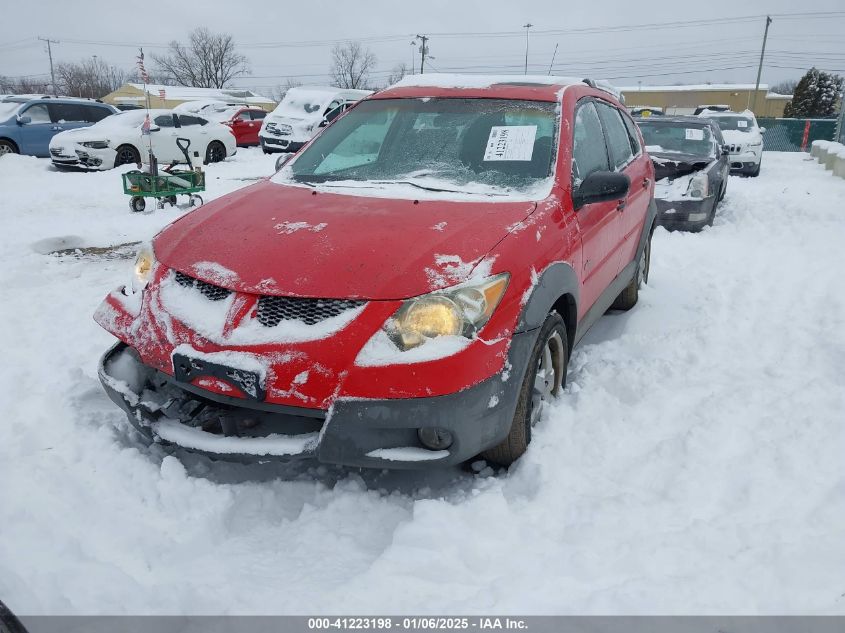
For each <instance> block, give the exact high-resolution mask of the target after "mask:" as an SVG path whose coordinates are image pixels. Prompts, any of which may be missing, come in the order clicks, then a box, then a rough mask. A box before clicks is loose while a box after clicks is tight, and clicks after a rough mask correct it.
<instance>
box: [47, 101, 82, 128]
mask: <svg viewBox="0 0 845 633" xmlns="http://www.w3.org/2000/svg"><path fill="white" fill-rule="evenodd" d="M48 107H49V108H50V114H51V115H52V117H53V121H55V122H56V123H61V122H63V121H67V122H68V123H71V122H73V123H78V122H87V121H86V119H85V111H84V110H83V109H82V106H81V105H78V104H76V103H51V104H50V105H49V106H48Z"/></svg>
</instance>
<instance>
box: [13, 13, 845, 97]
mask: <svg viewBox="0 0 845 633" xmlns="http://www.w3.org/2000/svg"><path fill="white" fill-rule="evenodd" d="M29 7H30V10H28V11H25V12H24V13H23V14H19V13H18V12H17V11H15V10H11V11H6V16H5V18H4V19H3V20H2V21H1V22H0V74H2V75H9V76H19V75H41V76H42V77H48V76H49V62H48V59H47V52H46V46H45V45H44V44H43V43H42V42H39V41H37V40H36V39H35V38H36V37H38V36H41V37H49V38H51V39H54V40H59V43H58V44H54V45H53V56H54V61H56V62H61V61H79V60H80V59H83V58H85V57H89V56H91V55H97V56H99V57H100V58H101V59H104V60H107V61H108V62H109V63H111V64H114V65H116V66H119V67H121V68H123V69H127V70H129V69H131V68H132V67H133V64H134V61H135V55H136V50H135V49H134V48H133V47H134V46H138V45H144V50H145V52H148V53H156V52H158V53H160V52H162V51H163V49H164V47H166V44H167V42H169V41H170V40H172V39H184V38H185V36H186V34H187V33H188V32H189V31H190V30H191V29H192V28H194V27H197V26H206V27H208V28H209V29H211V30H213V31H225V32H228V33H231V34H232V35H233V36H234V38H235V41H236V42H237V44H238V46H239V49H240V51H241V52H242V53H243V54H245V55H247V56H248V58H249V59H250V65H251V75H250V76H246V77H242V78H240V79H238V80H237V81H236V82H234V83H235V85H238V86H245V87H250V88H254V89H257V90H258V91H259V92H261V91H263V92H268V93H269V92H270V90H271V88H272V87H273V86H276V85H278V84H280V83H284V81H285V79H286V78H288V77H290V78H294V79H296V80H297V81H300V82H302V83H305V84H322V83H327V82H328V81H329V77H328V71H329V66H330V51H331V47H332V42H333V41H337V40H355V39H361V40H363V43H364V44H365V45H366V46H368V47H369V48H370V49H371V50H372V51H373V53H375V55H376V57H377V59H378V63H377V65H376V69H375V72H374V73H373V83H375V84H379V83H384V81H385V79H386V77H387V75H388V74H389V73H390V71H391V69H392V68H394V67H395V66H396V65H397V64H399V63H405V64H406V65H407V66H410V65H411V58H412V53H414V55H415V56H414V62H413V63H414V65H415V67H416V68H417V70H418V69H419V51H418V42H417V46H414V45H412V44H411V42H412V41H413V40H414V39H415V38H414V37H413V36H414V35H416V34H417V33H420V34H428V35H430V37H431V40H430V43H429V48H430V54H431V55H432V56H433V59H432V60H430V62H429V63H428V64H427V68H426V70H432V71H441V72H472V73H490V72H497V73H508V74H510V73H522V72H523V64H524V62H525V34H524V33H525V29H523V28H521V27H522V25H524V24H526V23H531V24H533V25H534V26H533V27H532V29H531V36H530V42H529V56H528V63H529V73H531V72H533V73H541V74H546V73H547V72H548V70H549V65H550V63H551V62H552V56H553V54H554V50H555V45H558V50H557V54H556V56H555V63H554V69H553V72H554V73H555V74H563V75H576V76H582V77H594V78H609V79H611V80H612V81H613V83H615V84H616V85H619V86H625V85H629V86H635V85H637V84H638V82H642V85H663V84H675V83H705V82H711V83H720V82H741V83H754V80H755V78H756V72H757V61H758V58H759V54H760V45H761V43H762V37H763V28H764V18H763V17H753V16H762V15H763V14H766V13H770V14H773V16H774V18H773V19H774V21H773V23H772V25H771V27H770V30H769V41H768V46H767V60H766V65H765V66H764V69H763V77H762V82H763V83H768V84H775V83H777V82H778V81H781V80H783V79H790V78H798V77H800V76H801V75H802V74H803V72H804V71H805V70H806V69H807V68H809V67H810V66H813V65H815V66H817V67H819V68H823V69H827V70H838V71H839V72H840V73H841V74H845V5H843V2H842V0H804V1H803V2H795V1H794V0H745V1H744V2H739V1H737V0H709V1H708V2H689V1H683V2H676V3H673V2H671V1H670V2H663V3H656V2H653V1H646V2H637V1H635V0H625V1H606V0H583V1H581V2H571V1H569V2H567V1H564V0H557V1H551V0H530V1H526V0H522V1H520V2H516V1H508V0H422V1H416V2H407V1H406V2H399V1H396V0H393V1H389V0H376V1H365V0H357V1H355V0H347V1H346V2H341V1H335V2H326V1H322V0H310V1H307V2H284V1H282V2H278V1H277V2H238V1H237V0H202V1H201V2H200V1H195V2H173V1H172V0H171V1H168V2H164V1H161V0H146V1H144V2H139V3H132V4H130V3H127V2H115V1H114V0H85V1H83V2H67V0H41V1H40V2H38V3H36V4H34V5H29ZM199 7H202V8H199ZM33 8H34V9H35V11H34V12H33V11H32V10H31V9H33ZM813 12H839V15H836V16H830V15H828V16H823V17H818V16H817V17H813V16H811V15H803V16H793V17H787V16H781V17H778V16H777V15H776V14H797V13H801V14H810V13H813ZM15 15H21V16H22V19H20V20H16V19H14V16H15ZM749 16H751V17H749ZM701 20H712V21H719V20H721V21H722V22H717V23H710V24H691V22H695V21H701ZM657 23H662V24H666V23H674V24H670V25H668V26H659V27H649V28H634V29H631V28H630V27H631V26H639V25H654V24H657ZM585 29H586V30H587V31H586V32H584V30H585ZM601 29H604V31H601ZM608 29H616V30H608ZM579 30H580V32H579ZM544 31H546V32H545V33H544ZM548 31H555V32H553V33H549V32H548ZM484 34H487V35H484ZM150 66H153V64H148V70H151V71H153V70H154V68H150Z"/></svg>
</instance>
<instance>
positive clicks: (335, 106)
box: [323, 99, 343, 116]
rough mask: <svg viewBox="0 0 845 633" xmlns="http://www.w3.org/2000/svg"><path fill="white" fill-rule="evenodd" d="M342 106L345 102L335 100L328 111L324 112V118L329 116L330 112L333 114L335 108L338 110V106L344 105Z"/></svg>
mask: <svg viewBox="0 0 845 633" xmlns="http://www.w3.org/2000/svg"><path fill="white" fill-rule="evenodd" d="M342 104H343V102H342V101H340V100H338V99H335V100H334V101H332V102H331V103H330V104H329V107H328V108H326V109H325V110H324V111H323V116H328V114H329V112H331V111H332V110H334V109H335V108H337V107H338V106H340V105H342ZM335 116H337V115H335Z"/></svg>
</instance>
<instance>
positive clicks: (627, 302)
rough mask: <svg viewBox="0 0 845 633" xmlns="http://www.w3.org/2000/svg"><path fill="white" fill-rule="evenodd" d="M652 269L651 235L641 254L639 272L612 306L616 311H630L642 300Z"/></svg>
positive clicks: (638, 263) (638, 264) (638, 265)
mask: <svg viewBox="0 0 845 633" xmlns="http://www.w3.org/2000/svg"><path fill="white" fill-rule="evenodd" d="M650 268H651V233H649V236H648V239H647V240H646V243H645V248H643V252H642V253H640V260H639V262H637V272H636V273H634V278H633V279H631V283H629V284H628V285H627V286H626V287H625V289H624V290H623V291H622V292H620V293H619V296H618V297H616V300H615V301H614V302H613V304H612V305H611V306H610V307H611V308H612V309H614V310H630V309H631V308H633V307H634V306H635V305H637V301H638V300H639V298H640V288H641V287H642V285H643V284H647V283H648V271H649V269H650Z"/></svg>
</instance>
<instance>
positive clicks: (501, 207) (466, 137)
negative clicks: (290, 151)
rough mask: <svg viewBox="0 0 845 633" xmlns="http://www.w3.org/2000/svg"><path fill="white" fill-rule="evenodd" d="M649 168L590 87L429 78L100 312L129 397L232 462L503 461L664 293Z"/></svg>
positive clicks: (612, 106)
mask: <svg viewBox="0 0 845 633" xmlns="http://www.w3.org/2000/svg"><path fill="white" fill-rule="evenodd" d="M653 190H654V172H653V168H652V164H651V161H650V160H649V157H648V155H647V154H646V153H645V152H644V151H643V144H642V139H641V137H640V134H639V132H638V130H637V127H636V125H635V124H634V122H633V120H632V119H631V118H630V116H629V115H628V113H627V112H626V111H625V108H624V107H623V106H622V105H621V104H620V102H619V101H618V100H617V99H616V97H615V96H614V95H613V94H611V92H609V91H607V90H606V89H602V88H600V87H598V86H597V85H596V84H595V83H594V82H592V81H588V80H584V81H580V80H565V79H561V78H554V77H537V78H534V77H518V78H512V79H508V78H480V77H471V76H468V77H463V78H462V77H458V78H456V77H455V76H443V77H438V76H436V75H425V76H416V77H410V78H407V79H405V80H404V81H403V82H400V84H398V85H396V86H394V87H392V88H390V89H388V90H385V91H383V92H380V93H378V94H375V95H373V96H372V97H369V98H367V99H364V100H363V101H361V102H360V103H359V104H358V105H356V106H355V107H353V108H351V109H350V110H349V111H348V112H347V113H345V114H344V115H343V116H342V117H340V118H338V119H337V121H335V122H334V123H333V124H332V125H330V126H328V127H327V128H325V129H324V130H323V131H322V133H321V134H320V135H319V136H317V137H316V138H315V139H314V140H312V141H311V142H310V143H309V144H308V145H306V146H305V147H304V148H303V149H302V150H300V152H299V153H297V154H296V155H295V157H294V158H293V159H292V160H290V161H289V162H288V163H287V164H286V165H284V166H283V167H282V168H281V169H280V170H279V172H278V173H277V174H276V175H275V176H273V177H272V178H270V179H269V180H265V181H262V182H260V183H258V184H256V185H253V186H250V187H247V188H244V189H241V190H240V191H237V192H235V193H232V194H230V195H228V196H225V197H223V198H220V199H218V200H216V201H214V202H212V203H210V204H207V205H205V206H203V207H201V208H200V209H198V210H196V211H193V212H191V213H189V214H187V215H185V216H184V217H182V218H181V219H179V220H177V221H176V222H174V223H173V224H171V225H170V226H168V227H167V228H165V229H164V230H163V231H162V232H161V233H159V234H158V236H157V237H156V238H155V239H154V241H153V243H152V245H151V247H150V248H147V249H144V250H142V252H141V253H140V254H139V256H138V259H137V261H136V264H135V272H134V280H133V283H132V284H131V285H130V287H127V288H119V289H117V290H115V291H114V292H112V293H111V294H109V295H108V296H107V297H106V299H105V301H104V302H103V303H102V304H101V306H100V307H99V309H98V310H97V312H96V315H95V319H96V320H97V322H98V323H99V324H100V325H101V326H103V327H104V328H105V329H106V330H108V331H109V332H111V333H112V334H114V335H115V336H116V337H117V338H118V339H119V342H118V343H117V344H116V345H115V346H114V347H112V348H111V349H110V350H109V351H108V352H106V354H105V355H104V357H103V359H102V360H101V365H100V378H101V380H102V383H103V385H104V386H105V388H106V390H107V392H108V393H109V395H110V397H111V398H112V400H114V402H115V403H117V404H118V405H119V406H120V407H122V408H123V409H124V410H125V411H126V413H127V414H128V415H129V419H130V420H131V421H132V423H133V424H134V425H135V426H136V427H137V428H138V429H139V430H141V431H142V432H143V433H145V434H146V435H148V436H149V437H151V438H155V439H157V440H158V441H161V442H164V443H169V444H174V445H177V446H181V447H183V448H185V449H189V450H193V451H199V452H204V453H206V454H209V455H212V456H215V457H225V458H235V459H239V460H242V459H244V458H245V457H247V458H251V459H262V460H266V459H293V458H298V457H315V458H316V459H317V460H319V461H321V462H326V463H333V464H345V465H351V466H365V467H377V468H420V467H428V466H435V465H438V466H439V465H444V464H455V463H458V462H462V461H464V460H468V459H471V458H474V457H475V456H478V455H482V456H483V457H485V458H486V459H488V460H490V461H493V462H496V463H499V464H505V465H507V464H510V463H511V462H513V461H514V460H515V459H517V458H518V457H519V456H520V455H521V454H522V453H523V452H524V451H525V450H526V446H527V444H528V442H529V441H530V439H531V429H532V426H533V425H534V424H535V423H536V421H537V420H538V418H539V417H540V416H541V414H542V411H543V409H544V407H545V406H546V404H547V403H548V402H549V401H550V400H551V399H552V398H553V397H555V396H556V395H558V394H559V393H560V391H561V389H562V387H563V386H564V384H565V380H566V368H567V363H568V360H569V357H570V353H571V350H572V348H573V346H574V345H576V344H577V343H578V341H579V340H580V339H581V337H583V335H584V333H585V332H586V331H587V329H588V328H589V327H590V326H591V325H592V324H593V323H595V321H596V320H597V319H598V318H599V317H600V316H601V315H602V314H603V313H604V312H605V311H606V310H608V308H611V307H615V308H619V309H628V308H631V307H632V306H633V305H634V304H635V303H636V301H637V296H638V289H639V287H640V285H641V284H642V283H643V282H645V281H646V280H647V276H648V269H649V261H650V252H651V247H650V244H651V234H652V231H653V229H654V223H655V215H656V210H655V206H654V204H653V200H652V198H653Z"/></svg>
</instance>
